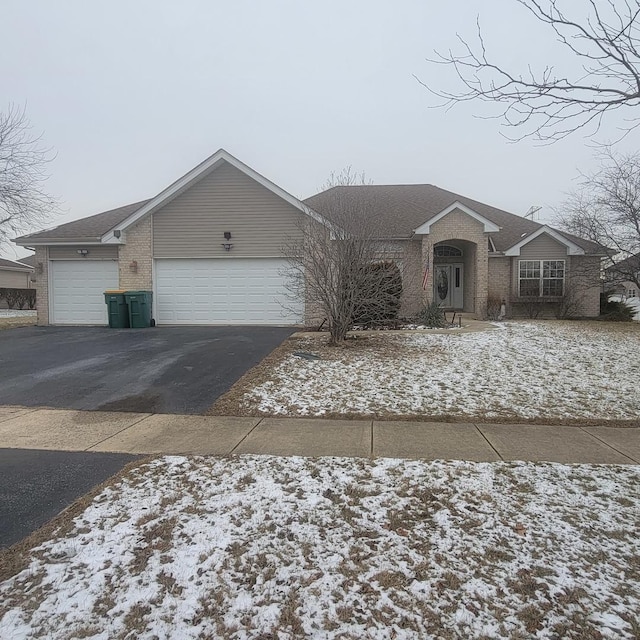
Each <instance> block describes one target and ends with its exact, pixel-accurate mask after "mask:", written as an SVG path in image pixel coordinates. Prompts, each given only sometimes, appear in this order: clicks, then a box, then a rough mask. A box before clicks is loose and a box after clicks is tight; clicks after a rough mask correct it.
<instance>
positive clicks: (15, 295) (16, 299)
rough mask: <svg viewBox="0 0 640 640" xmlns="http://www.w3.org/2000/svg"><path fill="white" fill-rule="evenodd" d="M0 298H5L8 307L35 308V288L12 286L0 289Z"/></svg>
mask: <svg viewBox="0 0 640 640" xmlns="http://www.w3.org/2000/svg"><path fill="white" fill-rule="evenodd" d="M0 300H5V301H6V303H7V306H8V307H9V309H24V308H25V307H27V308H28V309H35V307H36V290H35V289H15V288H12V287H7V288H2V289H0Z"/></svg>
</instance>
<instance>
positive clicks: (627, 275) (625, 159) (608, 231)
mask: <svg viewBox="0 0 640 640" xmlns="http://www.w3.org/2000/svg"><path fill="white" fill-rule="evenodd" d="M599 158H600V168H599V169H598V170H597V171H595V172H593V173H591V174H587V175H583V176H582V180H581V183H580V186H579V188H578V189H576V190H575V191H573V192H572V193H570V194H569V197H568V199H567V201H566V202H565V203H564V205H563V207H562V208H561V209H560V210H559V211H558V222H559V224H560V225H562V226H563V227H564V228H565V229H566V230H567V231H569V232H571V233H574V234H575V235H578V236H581V237H583V238H587V239H589V240H592V241H593V242H597V243H598V244H600V245H601V246H603V247H606V248H607V249H608V265H607V266H608V273H609V274H611V275H612V276H613V279H614V280H617V281H618V282H624V281H628V282H633V283H635V284H636V285H637V287H638V288H639V289H640V153H635V154H622V153H617V152H615V151H613V150H612V149H611V148H610V147H605V148H602V149H601V150H600V151H599ZM636 256H637V258H636Z"/></svg>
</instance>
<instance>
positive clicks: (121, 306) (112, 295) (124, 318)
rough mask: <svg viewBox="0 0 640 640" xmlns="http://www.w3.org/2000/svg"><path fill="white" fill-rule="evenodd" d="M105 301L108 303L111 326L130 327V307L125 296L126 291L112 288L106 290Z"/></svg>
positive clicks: (113, 327) (116, 327)
mask: <svg viewBox="0 0 640 640" xmlns="http://www.w3.org/2000/svg"><path fill="white" fill-rule="evenodd" d="M104 301H105V302H106V303H107V314H108V315H109V326H110V327H111V328H112V329H128V328H129V309H128V308H127V301H126V300H125V297H124V291H120V290H119V289H110V290H108V291H105V292H104Z"/></svg>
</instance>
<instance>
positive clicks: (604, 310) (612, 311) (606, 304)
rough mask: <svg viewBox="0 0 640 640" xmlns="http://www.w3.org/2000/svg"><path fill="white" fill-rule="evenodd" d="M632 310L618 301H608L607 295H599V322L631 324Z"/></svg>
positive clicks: (633, 313)
mask: <svg viewBox="0 0 640 640" xmlns="http://www.w3.org/2000/svg"><path fill="white" fill-rule="evenodd" d="M634 315H635V312H634V310H633V309H632V308H631V307H630V306H629V305H627V304H625V303H624V302H622V301H618V300H609V293H601V294H600V317H599V318H598V319H599V320H606V321H608V322H632V321H633V318H634Z"/></svg>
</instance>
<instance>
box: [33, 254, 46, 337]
mask: <svg viewBox="0 0 640 640" xmlns="http://www.w3.org/2000/svg"><path fill="white" fill-rule="evenodd" d="M35 250H36V260H35V262H36V268H35V272H34V276H35V279H36V308H37V310H38V311H37V313H38V315H37V323H38V326H39V327H45V326H47V325H48V324H49V247H41V246H40V247H35ZM40 265H42V271H40V268H41V267H40Z"/></svg>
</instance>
